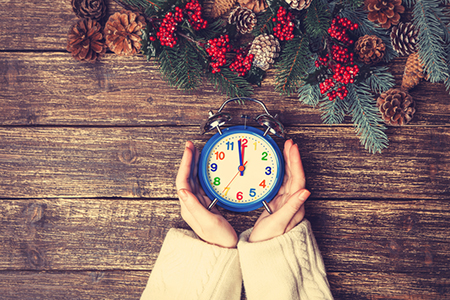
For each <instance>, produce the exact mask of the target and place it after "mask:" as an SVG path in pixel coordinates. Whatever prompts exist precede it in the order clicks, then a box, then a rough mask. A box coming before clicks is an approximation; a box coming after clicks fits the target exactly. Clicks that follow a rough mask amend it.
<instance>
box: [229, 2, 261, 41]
mask: <svg viewBox="0 0 450 300" xmlns="http://www.w3.org/2000/svg"><path fill="white" fill-rule="evenodd" d="M256 21H257V20H256V15H255V13H254V12H253V11H252V10H251V9H249V8H246V7H242V6H238V7H236V8H235V9H233V10H232V11H231V13H230V15H229V17H228V24H235V23H236V28H237V30H238V31H239V32H240V33H242V34H245V33H250V32H252V30H253V28H255V25H256Z"/></svg>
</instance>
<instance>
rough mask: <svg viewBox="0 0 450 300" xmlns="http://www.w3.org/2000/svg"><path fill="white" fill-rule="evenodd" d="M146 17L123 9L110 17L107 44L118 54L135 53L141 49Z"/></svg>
mask: <svg viewBox="0 0 450 300" xmlns="http://www.w3.org/2000/svg"><path fill="white" fill-rule="evenodd" d="M146 26H147V24H146V23H145V18H144V17H143V16H141V15H139V14H136V13H134V12H131V11H127V10H122V11H121V12H120V13H119V12H116V13H115V14H113V15H112V16H110V17H109V19H108V22H106V25H105V34H106V37H105V38H106V45H107V46H108V47H109V49H111V51H113V52H114V53H116V54H118V55H133V54H136V53H138V52H139V51H140V49H141V41H142V37H141V35H142V32H141V29H145V27H146Z"/></svg>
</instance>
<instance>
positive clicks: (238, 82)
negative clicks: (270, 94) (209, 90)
mask: <svg viewBox="0 0 450 300" xmlns="http://www.w3.org/2000/svg"><path fill="white" fill-rule="evenodd" d="M206 76H207V78H208V80H209V81H210V82H211V83H212V84H213V85H214V87H215V88H216V89H218V90H219V91H221V92H222V93H224V94H226V95H227V96H228V97H230V98H234V97H249V96H251V95H252V94H253V87H252V86H251V85H250V84H249V83H248V82H247V81H246V80H245V79H244V78H242V77H240V76H238V75H237V74H236V73H234V72H232V71H231V70H230V69H228V68H222V69H221V71H220V72H217V73H212V72H207V73H206Z"/></svg>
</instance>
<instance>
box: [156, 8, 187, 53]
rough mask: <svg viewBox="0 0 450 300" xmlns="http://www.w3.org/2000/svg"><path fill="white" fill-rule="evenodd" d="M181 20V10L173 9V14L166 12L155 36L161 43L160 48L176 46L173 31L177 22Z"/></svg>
mask: <svg viewBox="0 0 450 300" xmlns="http://www.w3.org/2000/svg"><path fill="white" fill-rule="evenodd" d="M182 20H183V12H182V10H181V8H179V7H175V13H172V12H168V13H167V14H166V15H165V16H164V19H163V20H162V22H161V26H160V27H159V30H158V32H157V33H156V36H157V37H158V39H159V40H160V42H161V45H162V46H169V47H170V48H172V47H173V46H175V45H176V44H177V37H176V35H175V30H176V28H177V25H178V23H179V22H181V21H182Z"/></svg>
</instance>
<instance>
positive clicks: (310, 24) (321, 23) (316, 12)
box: [304, 1, 331, 38]
mask: <svg viewBox="0 0 450 300" xmlns="http://www.w3.org/2000/svg"><path fill="white" fill-rule="evenodd" d="M330 23H331V12H330V10H329V9H328V5H324V4H321V3H320V2H318V1H312V2H311V5H310V6H309V8H308V9H307V13H306V18H305V20H304V24H305V30H306V32H307V33H308V34H309V35H310V36H311V37H312V38H316V37H320V36H323V35H326V34H327V30H328V28H329V27H330Z"/></svg>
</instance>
